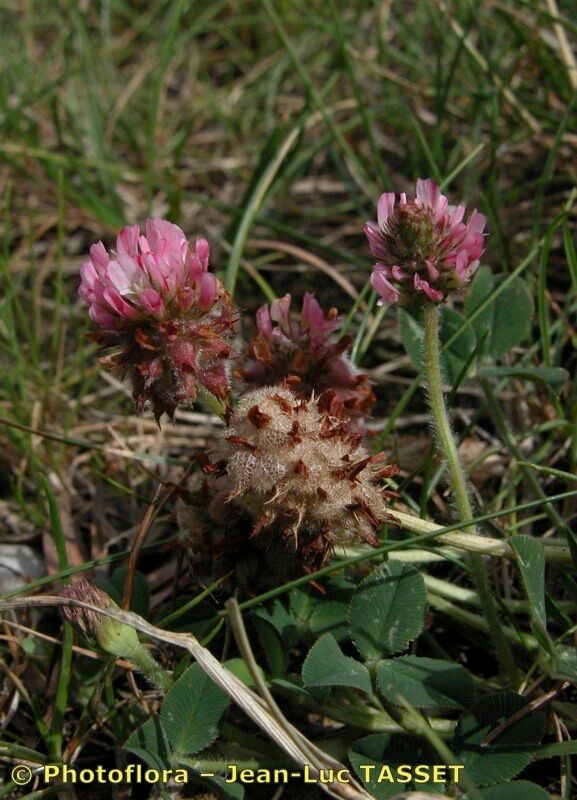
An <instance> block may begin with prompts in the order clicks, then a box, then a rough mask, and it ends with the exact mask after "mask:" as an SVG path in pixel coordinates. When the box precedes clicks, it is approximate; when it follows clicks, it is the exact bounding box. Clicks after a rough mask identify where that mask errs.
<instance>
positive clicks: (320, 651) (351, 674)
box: [303, 633, 372, 694]
mask: <svg viewBox="0 0 577 800" xmlns="http://www.w3.org/2000/svg"><path fill="white" fill-rule="evenodd" d="M303 681H304V683H305V686H353V687H354V688H356V689H360V690H361V691H363V692H365V693H366V694H372V687H371V676H370V675H369V671H368V669H367V668H366V667H365V665H364V664H361V663H360V662H358V661H356V660H355V659H354V658H350V656H345V655H344V654H343V652H342V651H341V649H340V647H339V645H338V643H337V641H336V640H335V638H334V636H332V635H331V634H330V633H325V634H324V635H323V636H321V637H320V638H319V639H318V641H317V642H316V644H314V645H313V646H312V647H311V649H310V650H309V653H308V655H307V657H306V659H305V661H304V664H303Z"/></svg>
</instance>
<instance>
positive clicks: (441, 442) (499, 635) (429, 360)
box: [423, 303, 518, 686]
mask: <svg viewBox="0 0 577 800" xmlns="http://www.w3.org/2000/svg"><path fill="white" fill-rule="evenodd" d="M439 321H440V307H439V306H437V305H435V304H433V303H427V304H426V305H425V306H424V308H423V323H424V328H425V374H426V376H427V387H428V393H429V402H430V404H431V411H432V413H433V418H434V421H435V428H436V433H437V437H438V442H437V444H438V447H439V450H440V452H441V453H442V454H443V457H444V459H445V461H446V466H447V472H448V477H449V483H450V486H451V489H452V491H453V496H454V498H455V506H456V510H457V515H458V517H459V519H460V520H461V521H463V522H469V521H470V522H471V523H473V520H474V514H473V507H472V505H471V500H470V495H469V487H468V482H467V478H466V476H465V472H464V470H463V466H462V464H461V460H460V458H459V452H458V450H457V443H456V441H455V437H454V435H453V431H452V429H451V423H450V422H449V415H448V412H447V407H446V405H445V396H444V393H443V381H442V375H441V343H440V339H439ZM465 532H467V533H476V530H475V525H474V524H471V526H470V527H468V528H466V529H465ZM467 561H468V565H469V571H470V573H471V576H472V578H473V581H474V582H475V586H476V588H477V593H478V595H479V599H480V601H481V606H482V608H483V611H484V614H485V617H486V619H487V623H488V624H489V628H490V631H491V636H492V638H493V643H494V645H495V649H496V651H497V657H498V659H499V663H500V665H501V668H502V669H503V671H504V673H505V674H506V675H507V678H508V680H509V682H510V683H511V684H512V685H513V686H516V685H517V684H518V673H517V668H516V666H515V661H514V659H513V655H512V653H511V648H510V647H509V644H508V642H507V639H506V638H505V635H504V632H503V627H502V625H501V620H500V618H499V610H498V607H497V604H496V602H495V598H494V597H493V593H492V590H491V586H490V583H489V576H488V574H487V570H486V569H485V564H484V563H483V559H482V557H481V556H480V555H479V554H478V553H469V554H468V558H467Z"/></svg>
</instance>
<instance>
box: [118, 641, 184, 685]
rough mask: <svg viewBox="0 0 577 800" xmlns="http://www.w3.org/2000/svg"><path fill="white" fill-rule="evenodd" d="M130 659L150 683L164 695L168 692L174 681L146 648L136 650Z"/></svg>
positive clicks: (141, 647)
mask: <svg viewBox="0 0 577 800" xmlns="http://www.w3.org/2000/svg"><path fill="white" fill-rule="evenodd" d="M128 657H129V659H130V661H132V663H133V664H134V666H135V667H136V669H137V670H138V671H139V672H140V673H141V674H142V675H143V676H144V677H145V678H146V680H147V681H148V682H149V683H151V684H152V685H153V686H155V687H156V688H157V689H158V690H159V691H160V692H162V693H163V694H166V693H167V692H168V690H169V689H170V687H171V686H172V684H173V680H172V678H171V676H170V675H169V674H168V672H166V670H165V669H163V667H161V665H160V664H159V663H158V661H156V659H155V658H154V656H153V655H152V654H151V653H150V652H149V651H148V650H147V649H146V647H143V646H140V647H139V648H135V649H134V650H133V651H132V652H131V653H130V655H129V656H128Z"/></svg>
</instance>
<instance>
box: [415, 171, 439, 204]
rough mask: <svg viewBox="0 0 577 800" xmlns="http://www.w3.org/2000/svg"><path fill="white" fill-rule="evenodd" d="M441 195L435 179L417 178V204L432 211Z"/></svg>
mask: <svg viewBox="0 0 577 800" xmlns="http://www.w3.org/2000/svg"><path fill="white" fill-rule="evenodd" d="M440 197H441V192H440V190H439V187H438V186H437V184H436V183H435V181H433V180H431V178H427V179H426V180H423V179H422V178H419V179H418V180H417V203H418V205H422V206H428V207H429V208H432V209H433V210H434V211H435V210H436V208H437V203H438V202H439V198H440Z"/></svg>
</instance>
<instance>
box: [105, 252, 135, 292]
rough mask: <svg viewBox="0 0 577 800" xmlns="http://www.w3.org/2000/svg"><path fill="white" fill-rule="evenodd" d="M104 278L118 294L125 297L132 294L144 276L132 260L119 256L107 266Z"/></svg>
mask: <svg viewBox="0 0 577 800" xmlns="http://www.w3.org/2000/svg"><path fill="white" fill-rule="evenodd" d="M106 277H107V279H108V281H109V282H110V283H111V284H112V285H113V286H114V287H115V288H116V289H118V291H119V292H120V294H122V295H126V294H131V293H134V291H135V289H136V288H137V286H138V285H139V283H141V282H142V277H144V274H143V272H142V270H141V269H139V267H138V266H137V264H136V262H135V261H134V259H133V258H131V257H130V256H128V255H121V256H119V257H118V259H117V260H114V261H111V262H110V263H109V264H108V267H107V269H106Z"/></svg>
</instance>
